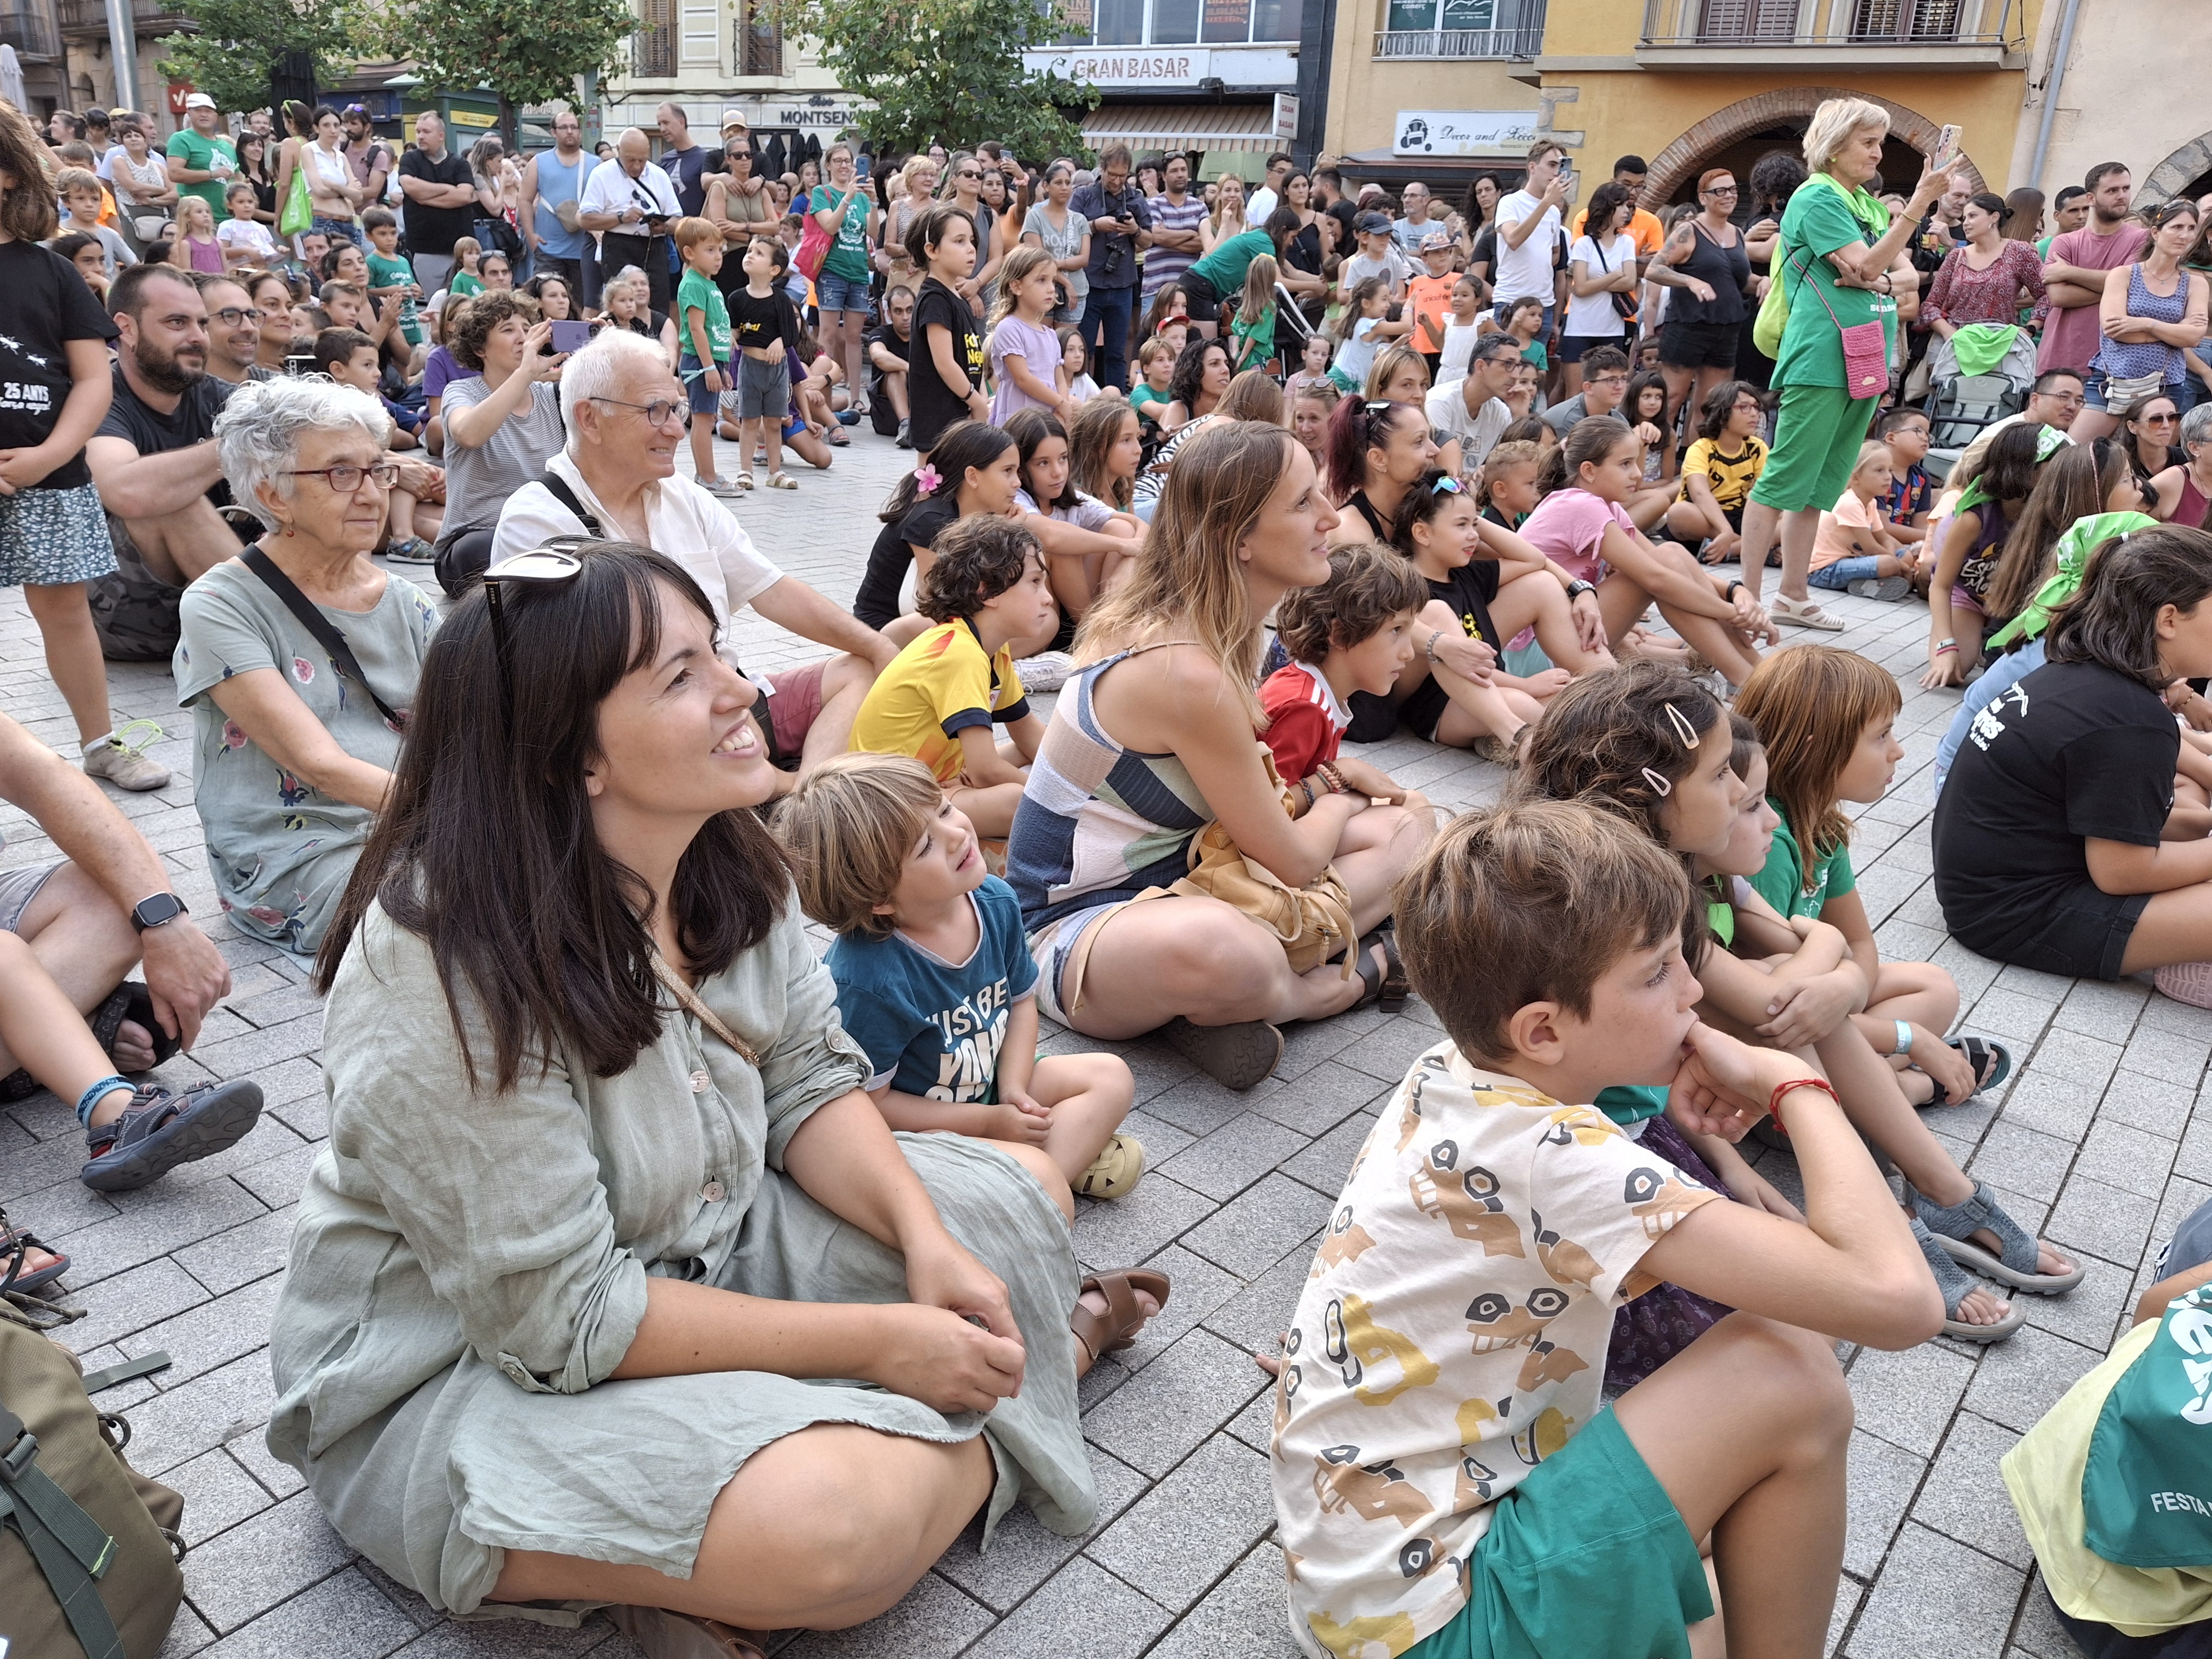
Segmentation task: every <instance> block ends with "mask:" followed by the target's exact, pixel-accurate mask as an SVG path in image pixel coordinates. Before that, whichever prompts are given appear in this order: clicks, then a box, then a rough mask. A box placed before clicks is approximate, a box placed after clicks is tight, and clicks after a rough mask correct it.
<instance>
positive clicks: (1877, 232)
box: [1805, 173, 1889, 243]
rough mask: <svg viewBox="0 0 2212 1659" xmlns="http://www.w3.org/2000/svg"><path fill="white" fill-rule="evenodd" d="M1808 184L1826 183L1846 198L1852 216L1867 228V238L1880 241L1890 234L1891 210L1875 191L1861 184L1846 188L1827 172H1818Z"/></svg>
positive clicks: (1871, 241) (1845, 201)
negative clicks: (1849, 188)
mask: <svg viewBox="0 0 2212 1659" xmlns="http://www.w3.org/2000/svg"><path fill="white" fill-rule="evenodd" d="M1805 182H1806V183H1807V184H1808V185H1826V186H1827V187H1828V188H1829V189H1830V190H1832V191H1835V192H1836V194H1837V195H1838V196H1840V197H1843V198H1844V206H1845V207H1847V208H1849V209H1850V210H1851V217H1853V218H1854V219H1856V220H1857V221H1858V222H1859V223H1860V224H1861V225H1863V226H1864V227H1865V228H1866V233H1867V240H1868V241H1869V243H1873V242H1879V241H1880V240H1881V239H1882V238H1883V237H1885V236H1887V235H1888V234H1889V210H1888V209H1887V208H1886V207H1884V206H1883V205H1882V204H1881V203H1880V202H1879V201H1877V200H1876V199H1875V196H1874V192H1873V191H1869V190H1868V189H1867V188H1866V187H1865V186H1864V185H1861V186H1860V187H1859V188H1858V189H1857V190H1848V189H1846V188H1844V182H1843V180H1842V179H1836V178H1833V177H1831V176H1830V175H1829V174H1827V173H1814V174H1813V175H1812V177H1810V178H1809V179H1806V181H1805Z"/></svg>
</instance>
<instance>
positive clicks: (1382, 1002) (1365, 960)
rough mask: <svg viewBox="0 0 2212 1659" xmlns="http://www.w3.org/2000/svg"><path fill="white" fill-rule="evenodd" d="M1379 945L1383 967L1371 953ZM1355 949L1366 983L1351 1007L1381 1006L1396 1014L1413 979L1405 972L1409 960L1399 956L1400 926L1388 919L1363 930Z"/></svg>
mask: <svg viewBox="0 0 2212 1659" xmlns="http://www.w3.org/2000/svg"><path fill="white" fill-rule="evenodd" d="M1376 945H1381V946H1382V947H1383V966H1382V967H1380V968H1377V967H1376V965H1375V958H1374V957H1373V956H1372V955H1371V954H1370V952H1372V951H1373V950H1374V949H1375V947H1376ZM1352 949H1353V951H1354V952H1355V953H1356V954H1355V955H1354V956H1353V957H1352V963H1353V965H1354V966H1355V967H1356V968H1357V969H1358V971H1359V979H1360V982H1361V984H1363V985H1364V986H1365V987H1366V988H1365V989H1364V990H1363V991H1362V992H1361V993H1360V994H1359V1000H1358V1001H1357V1002H1355V1003H1353V1004H1352V1008H1354V1009H1358V1008H1372V1007H1376V1006H1380V1007H1381V1008H1382V1010H1383V1012H1384V1013H1386V1014H1395V1013H1396V1012H1398V1011H1399V1010H1400V1009H1401V1008H1403V1007H1404V1006H1406V997H1407V994H1408V993H1409V992H1411V991H1412V990H1413V981H1411V980H1410V979H1408V978H1407V976H1406V964H1405V963H1402V962H1401V961H1400V960H1399V959H1398V930H1397V929H1396V928H1395V927H1391V926H1390V925H1389V923H1388V922H1385V923H1383V926H1381V927H1376V928H1375V929H1373V930H1372V931H1370V932H1369V933H1363V934H1361V935H1360V939H1359V943H1358V945H1354V946H1353V947H1352ZM1346 1012H1351V1011H1350V1010H1346Z"/></svg>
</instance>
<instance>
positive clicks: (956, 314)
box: [906, 276, 983, 453]
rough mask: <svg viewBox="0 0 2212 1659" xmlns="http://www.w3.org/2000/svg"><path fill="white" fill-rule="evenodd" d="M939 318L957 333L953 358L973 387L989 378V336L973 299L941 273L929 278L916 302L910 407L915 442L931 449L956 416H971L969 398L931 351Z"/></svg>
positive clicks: (908, 378) (941, 324) (908, 379)
mask: <svg viewBox="0 0 2212 1659" xmlns="http://www.w3.org/2000/svg"><path fill="white" fill-rule="evenodd" d="M933 323H934V324H936V325H938V326H939V327H940V328H943V329H945V330H946V331H949V332H950V333H951V336H952V357H953V361H954V362H957V363H959V364H961V365H962V366H963V368H966V370H967V372H968V384H969V387H970V388H971V389H973V388H975V387H980V386H981V385H982V384H983V337H982V335H981V333H979V332H978V331H977V330H976V327H975V313H974V312H972V311H970V310H969V308H968V302H967V301H965V300H963V299H962V298H961V297H960V296H959V295H957V294H955V293H954V292H953V291H952V290H951V289H949V288H947V287H945V284H944V283H940V282H939V281H938V280H937V278H936V277H934V276H931V277H927V278H926V279H924V281H923V283H922V284H921V296H920V297H919V298H918V299H917V300H916V301H915V307H914V349H913V350H912V351H911V352H910V353H909V354H908V358H907V362H908V368H907V376H906V398H907V408H908V410H910V411H911V418H910V421H909V422H908V428H907V431H908V436H909V437H910V438H912V439H913V441H914V447H915V448H916V449H918V450H921V452H923V453H928V452H929V451H930V450H931V449H933V448H934V447H936V445H937V441H938V439H939V436H941V435H943V433H944V431H945V428H946V427H948V426H951V424H952V423H953V422H955V421H962V420H965V419H967V417H968V403H967V400H966V399H965V398H961V397H959V396H957V395H956V394H955V392H954V390H953V388H952V387H951V386H947V385H945V380H944V377H943V376H941V375H939V374H938V372H937V360H936V358H935V357H934V356H932V355H931V354H930V349H929V326H930V325H931V324H933Z"/></svg>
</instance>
